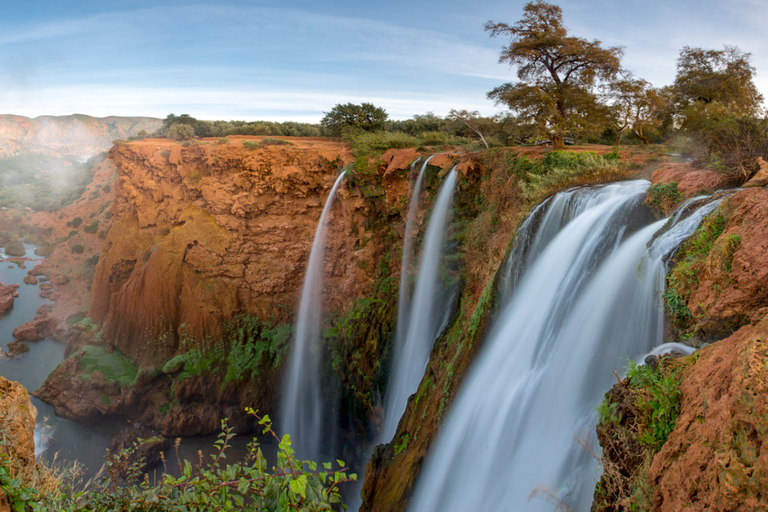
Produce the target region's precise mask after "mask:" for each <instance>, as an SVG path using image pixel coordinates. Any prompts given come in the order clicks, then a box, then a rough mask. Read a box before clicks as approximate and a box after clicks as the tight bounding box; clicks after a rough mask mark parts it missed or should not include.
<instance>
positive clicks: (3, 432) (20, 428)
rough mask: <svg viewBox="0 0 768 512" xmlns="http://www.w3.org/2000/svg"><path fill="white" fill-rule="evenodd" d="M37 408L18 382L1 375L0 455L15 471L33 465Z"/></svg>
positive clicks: (18, 471) (20, 470)
mask: <svg viewBox="0 0 768 512" xmlns="http://www.w3.org/2000/svg"><path fill="white" fill-rule="evenodd" d="M36 416H37V410H36V409H35V407H34V406H33V405H32V403H31V402H30V401H29V394H28V393H27V390H26V389H24V387H23V386H21V384H19V383H18V382H13V381H10V380H8V379H6V378H4V377H0V438H1V439H2V440H3V443H0V454H3V455H5V456H6V457H8V465H9V467H10V468H11V469H12V471H15V472H17V473H20V472H23V471H24V468H25V467H29V466H34V465H35V438H34V430H35V418H36Z"/></svg>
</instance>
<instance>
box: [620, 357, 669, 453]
mask: <svg viewBox="0 0 768 512" xmlns="http://www.w3.org/2000/svg"><path fill="white" fill-rule="evenodd" d="M678 373H679V370H677V369H675V368H670V367H667V366H664V367H662V366H660V365H657V366H655V367H654V366H650V365H642V366H638V365H636V364H635V363H634V362H632V361H630V363H629V368H628V369H627V379H628V380H629V385H630V387H632V388H634V389H635V390H636V391H638V399H637V405H638V407H639V408H640V409H641V410H642V411H643V413H644V415H645V418H644V419H645V428H644V429H643V430H642V431H641V432H640V435H639V437H638V439H639V441H640V442H641V443H643V444H646V445H649V446H651V447H652V448H653V449H654V450H655V451H658V450H659V449H661V447H662V446H663V445H664V443H665V442H666V441H667V438H668V437H669V434H670V433H671V432H672V430H673V429H674V428H675V421H677V417H678V415H679V414H680V379H679V376H678Z"/></svg>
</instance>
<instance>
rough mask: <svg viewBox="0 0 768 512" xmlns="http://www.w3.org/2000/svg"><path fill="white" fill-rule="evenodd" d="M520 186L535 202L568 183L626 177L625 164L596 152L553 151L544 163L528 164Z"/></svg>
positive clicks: (568, 184) (545, 158)
mask: <svg viewBox="0 0 768 512" xmlns="http://www.w3.org/2000/svg"><path fill="white" fill-rule="evenodd" d="M527 167H528V171H527V174H526V176H525V181H523V182H521V183H520V188H521V189H522V192H523V197H525V198H526V199H527V200H528V201H529V202H531V203H538V202H540V201H541V200H543V199H544V198H545V197H546V196H547V195H549V194H551V193H552V192H554V191H557V190H561V189H563V188H565V187H567V186H574V185H580V184H585V183H592V182H596V181H609V180H611V179H617V178H620V177H623V175H622V173H621V170H622V166H621V164H620V163H619V162H618V161H617V160H615V159H606V158H604V157H603V156H600V155H598V154H597V153H594V152H592V151H585V152H581V153H578V152H575V151H550V152H548V153H546V154H545V155H544V156H543V157H542V159H541V161H540V162H538V163H537V164H533V165H528V166H527Z"/></svg>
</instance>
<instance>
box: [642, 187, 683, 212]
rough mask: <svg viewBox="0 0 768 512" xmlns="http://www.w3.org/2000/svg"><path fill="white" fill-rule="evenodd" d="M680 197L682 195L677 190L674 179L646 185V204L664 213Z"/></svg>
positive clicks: (668, 210)
mask: <svg viewBox="0 0 768 512" xmlns="http://www.w3.org/2000/svg"><path fill="white" fill-rule="evenodd" d="M682 199H683V195H682V194H681V193H680V191H678V190H677V182H676V181H673V182H671V183H656V184H655V185H651V186H650V187H648V200H647V203H648V206H650V207H651V208H654V209H656V210H658V211H660V212H661V213H663V214H664V215H668V214H669V213H670V212H671V211H672V209H673V208H674V207H675V206H676V205H677V204H678V203H679V202H680V201H682Z"/></svg>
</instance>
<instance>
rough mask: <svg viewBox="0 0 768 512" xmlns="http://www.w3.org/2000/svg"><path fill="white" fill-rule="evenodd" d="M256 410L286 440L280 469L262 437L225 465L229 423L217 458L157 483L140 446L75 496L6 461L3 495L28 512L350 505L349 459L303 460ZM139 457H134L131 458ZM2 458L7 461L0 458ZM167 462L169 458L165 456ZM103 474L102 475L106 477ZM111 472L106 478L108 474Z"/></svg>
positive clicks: (111, 459) (185, 466) (111, 457)
mask: <svg viewBox="0 0 768 512" xmlns="http://www.w3.org/2000/svg"><path fill="white" fill-rule="evenodd" d="M246 411H247V412H248V413H249V414H250V415H252V416H254V417H255V418H256V419H257V420H258V422H259V424H260V425H261V426H262V427H263V433H264V434H269V435H271V436H272V437H274V438H275V439H276V440H277V441H278V442H279V450H278V453H277V467H272V468H269V466H268V463H267V460H266V458H265V457H264V454H263V453H262V451H261V448H260V446H259V443H258V442H257V441H256V439H255V438H254V440H253V441H252V442H251V443H250V444H249V445H248V453H247V456H246V458H245V460H244V461H243V462H239V463H232V464H226V465H225V464H224V463H225V461H226V458H227V456H226V452H227V450H228V448H230V444H229V443H230V441H231V440H232V438H233V437H234V434H233V432H232V429H231V428H230V427H227V425H226V423H224V422H222V433H221V434H220V435H219V439H218V440H217V441H216V442H215V443H214V444H215V448H216V449H215V452H214V453H213V454H211V455H210V457H211V461H210V462H209V463H207V464H204V463H203V462H202V459H201V461H200V463H198V464H197V465H196V466H193V465H192V464H191V463H190V462H189V461H184V462H183V463H182V462H179V470H180V473H181V476H179V477H174V476H171V475H170V474H168V473H167V472H164V473H163V475H162V476H161V477H160V479H159V481H158V482H155V483H153V482H150V479H149V476H148V475H147V474H144V473H143V471H142V468H143V466H144V464H145V461H144V460H143V459H139V460H136V458H135V457H134V452H135V451H136V447H134V448H133V449H127V450H123V451H121V452H119V453H116V454H108V455H107V458H106V462H105V464H104V467H103V468H102V471H100V472H99V475H101V479H100V480H99V481H97V482H93V481H92V482H89V484H87V485H86V486H85V489H84V490H82V491H78V492H75V493H73V494H70V495H68V494H63V493H61V494H57V493H49V492H46V493H44V492H40V491H38V490H36V489H34V488H31V487H28V486H25V485H24V484H22V483H21V482H20V481H19V480H15V479H11V478H8V477H7V476H8V475H7V472H3V471H2V469H3V468H2V465H0V495H3V494H5V495H6V496H7V498H8V501H9V504H10V506H11V510H13V511H14V512H24V511H43V510H45V511H48V510H58V511H71V512H74V511H79V510H94V511H96V510H98V511H123V510H144V511H163V512H165V511H169V512H170V511H179V512H181V511H208V510H253V511H257V510H258V511H280V512H283V511H291V510H302V511H318V510H331V509H332V508H334V507H335V508H346V507H345V506H344V505H343V504H342V503H341V496H340V493H339V485H340V484H342V483H344V482H349V481H352V480H355V479H356V478H357V476H356V475H354V474H347V469H346V468H345V467H344V463H343V462H342V461H337V463H338V465H339V468H338V469H336V470H332V464H331V463H325V464H323V466H322V469H321V470H318V468H317V464H316V463H315V462H313V461H301V460H298V459H297V458H296V455H295V454H294V451H293V449H292V448H291V440H290V436H288V435H284V436H283V437H282V439H280V438H278V436H277V434H276V433H275V432H274V430H272V425H271V421H270V419H269V417H268V416H264V417H261V416H258V415H257V414H256V412H255V411H254V410H252V409H246ZM131 461H133V462H131ZM0 462H1V461H0ZM163 464H165V460H164V459H163ZM99 475H97V477H96V478H99ZM104 475H105V476H104Z"/></svg>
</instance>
